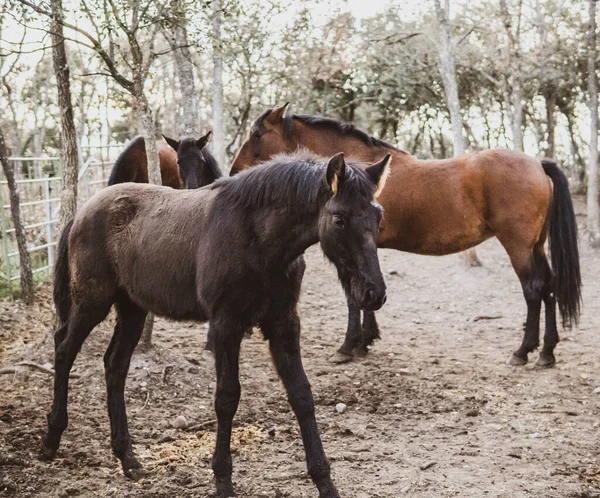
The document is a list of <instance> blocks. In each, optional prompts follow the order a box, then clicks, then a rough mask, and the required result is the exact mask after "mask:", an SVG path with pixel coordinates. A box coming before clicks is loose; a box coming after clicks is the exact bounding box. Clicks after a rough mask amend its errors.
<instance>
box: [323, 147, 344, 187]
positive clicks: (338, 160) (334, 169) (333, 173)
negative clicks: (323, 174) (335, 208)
mask: <svg viewBox="0 0 600 498" xmlns="http://www.w3.org/2000/svg"><path fill="white" fill-rule="evenodd" d="M345 176H346V161H344V153H343V152H340V153H339V154H336V155H335V156H333V157H332V158H331V159H330V160H329V164H327V184H328V185H329V188H330V189H331V193H332V194H333V195H334V196H335V195H336V194H337V193H338V189H339V187H340V184H341V183H342V182H343V181H344V178H345Z"/></svg>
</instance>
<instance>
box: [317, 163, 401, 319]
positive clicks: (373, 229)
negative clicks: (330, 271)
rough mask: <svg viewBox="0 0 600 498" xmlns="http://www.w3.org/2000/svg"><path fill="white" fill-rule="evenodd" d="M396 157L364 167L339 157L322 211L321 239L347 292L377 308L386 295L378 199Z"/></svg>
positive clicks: (365, 305) (328, 179) (330, 169)
mask: <svg viewBox="0 0 600 498" xmlns="http://www.w3.org/2000/svg"><path fill="white" fill-rule="evenodd" d="M390 160H391V156H390V155H389V154H388V155H387V156H386V157H385V158H384V159H382V160H381V161H379V162H378V163H375V164H373V165H371V166H369V167H367V168H365V169H362V168H359V167H357V166H356V165H353V164H346V162H345V160H344V156H343V154H338V155H336V156H334V157H333V158H332V159H331V160H330V161H329V163H328V165H327V172H326V174H325V182H326V187H327V189H328V191H329V192H328V193H329V198H328V200H327V202H326V203H325V206H324V208H323V209H322V210H321V212H320V215H319V241H320V242H321V247H322V248H323V252H324V253H325V255H326V256H327V257H328V258H329V259H330V260H331V261H332V262H333V263H334V265H335V266H336V268H337V271H338V276H339V278H340V281H341V283H342V285H343V287H344V290H345V291H346V294H347V295H349V296H351V297H352V298H353V299H354V301H355V302H356V304H357V305H358V307H359V308H361V309H363V310H369V311H372V310H377V309H379V308H381V306H383V304H384V303H385V300H386V292H385V289H386V288H385V282H384V280H383V276H382V275H381V269H380V268H379V260H378V258H377V237H378V235H379V223H380V221H381V217H382V215H383V210H382V208H381V206H380V205H379V204H378V203H377V201H376V198H377V195H378V194H379V192H381V189H382V188H383V185H384V183H385V180H386V178H387V175H388V173H389V164H390Z"/></svg>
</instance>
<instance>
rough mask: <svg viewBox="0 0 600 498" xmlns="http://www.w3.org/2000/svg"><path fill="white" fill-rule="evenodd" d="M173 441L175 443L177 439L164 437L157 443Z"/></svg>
mask: <svg viewBox="0 0 600 498" xmlns="http://www.w3.org/2000/svg"><path fill="white" fill-rule="evenodd" d="M172 441H175V438H174V437H173V436H169V435H167V436H163V437H161V438H160V439H159V440H158V441H157V443H171V442H172Z"/></svg>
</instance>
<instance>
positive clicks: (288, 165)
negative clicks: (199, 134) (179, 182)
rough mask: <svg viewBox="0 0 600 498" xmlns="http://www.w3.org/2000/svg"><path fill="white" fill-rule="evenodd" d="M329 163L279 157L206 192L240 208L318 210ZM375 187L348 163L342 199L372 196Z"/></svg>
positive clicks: (304, 154)
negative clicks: (308, 208) (268, 207)
mask: <svg viewBox="0 0 600 498" xmlns="http://www.w3.org/2000/svg"><path fill="white" fill-rule="evenodd" d="M327 164H328V159H323V158H321V157H318V156H315V155H313V154H310V153H308V152H300V153H297V154H289V155H284V154H282V155H278V156H275V157H274V158H273V159H271V160H269V161H267V162H265V163H263V164H261V165H259V166H257V167H255V168H250V169H248V170H245V171H242V172H241V173H239V174H238V175H236V176H234V177H226V178H222V179H220V180H218V181H216V182H215V183H213V184H212V185H210V187H209V188H211V189H219V190H220V192H219V195H220V196H223V198H224V199H226V200H227V201H228V202H230V203H231V204H233V205H236V206H240V207H243V208H248V207H257V206H260V207H263V206H278V207H292V208H294V209H306V208H307V207H311V206H314V207H315V208H317V207H318V204H319V201H320V199H321V198H326V196H327V195H329V194H328V192H329V187H328V185H327V182H326V180H325V172H326V168H327ZM374 192H375V185H374V184H373V183H372V182H371V181H370V180H369V179H368V177H367V175H366V173H365V172H364V171H363V170H362V169H361V168H360V167H358V166H357V165H356V164H355V163H347V168H346V177H345V179H344V195H350V196H353V197H367V196H372V195H373V193H374Z"/></svg>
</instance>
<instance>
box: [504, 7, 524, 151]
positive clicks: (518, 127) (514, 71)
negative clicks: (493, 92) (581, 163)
mask: <svg viewBox="0 0 600 498" xmlns="http://www.w3.org/2000/svg"><path fill="white" fill-rule="evenodd" d="M521 4H522V0H519V4H518V9H519V13H518V14H519V17H518V18H519V21H518V23H517V32H516V34H513V32H512V20H511V18H510V14H509V12H508V7H507V6H506V0H500V12H501V14H502V19H503V23H504V29H505V30H506V34H507V36H508V65H509V68H510V73H511V74H510V81H511V83H512V115H511V118H512V119H511V121H512V132H513V149H515V150H520V151H522V150H523V103H522V93H523V92H522V90H521V52H520V48H519V38H520V31H521Z"/></svg>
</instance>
